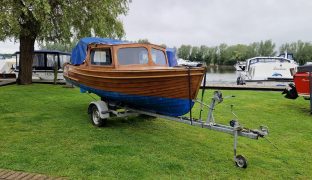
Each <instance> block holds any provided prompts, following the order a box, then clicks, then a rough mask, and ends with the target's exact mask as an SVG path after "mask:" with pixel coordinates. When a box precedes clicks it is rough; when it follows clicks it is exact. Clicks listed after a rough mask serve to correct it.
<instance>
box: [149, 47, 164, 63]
mask: <svg viewBox="0 0 312 180" xmlns="http://www.w3.org/2000/svg"><path fill="white" fill-rule="evenodd" d="M152 60H153V62H154V63H155V64H157V65H166V57H165V54H164V52H163V51H161V50H159V49H154V48H152Z"/></svg>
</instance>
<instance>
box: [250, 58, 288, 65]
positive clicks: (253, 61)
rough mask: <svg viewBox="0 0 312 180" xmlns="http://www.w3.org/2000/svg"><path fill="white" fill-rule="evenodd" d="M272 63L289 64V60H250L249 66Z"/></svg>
mask: <svg viewBox="0 0 312 180" xmlns="http://www.w3.org/2000/svg"><path fill="white" fill-rule="evenodd" d="M272 62H283V63H287V62H288V63H289V62H290V61H289V60H286V59H276V58H265V59H260V58H257V59H251V60H250V62H249V63H250V64H255V63H272Z"/></svg>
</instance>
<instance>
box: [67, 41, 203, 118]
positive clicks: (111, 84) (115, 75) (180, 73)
mask: <svg viewBox="0 0 312 180" xmlns="http://www.w3.org/2000/svg"><path fill="white" fill-rule="evenodd" d="M204 73H205V68H204V67H169V65H168V59H167V56H166V50H165V48H163V47H160V46H157V45H153V44H140V43H129V42H124V41H119V40H113V39H104V38H83V39H81V40H80V42H79V43H78V45H77V46H76V47H75V48H74V50H73V52H72V60H71V64H67V65H65V66H64V77H65V79H66V80H67V81H69V82H70V83H72V84H74V85H75V86H78V87H80V88H81V90H82V91H88V92H91V93H94V94H97V95H98V96H100V97H101V99H103V100H105V101H108V102H110V101H113V102H117V103H120V104H122V105H123V106H129V107H132V108H137V109H142V110H146V111H150V112H154V113H158V114H163V115H170V116H180V115H183V114H186V113H188V112H189V111H190V109H191V108H192V106H193V105H194V102H192V99H195V98H196V96H197V93H198V90H199V87H200V85H201V82H202V79H203V75H204Z"/></svg>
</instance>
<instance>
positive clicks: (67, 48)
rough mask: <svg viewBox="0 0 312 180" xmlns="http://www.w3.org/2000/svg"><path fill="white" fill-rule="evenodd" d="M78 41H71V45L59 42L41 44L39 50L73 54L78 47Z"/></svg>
mask: <svg viewBox="0 0 312 180" xmlns="http://www.w3.org/2000/svg"><path fill="white" fill-rule="evenodd" d="M76 44H77V40H74V41H71V43H66V44H64V43H59V42H53V43H51V42H47V43H41V44H39V48H40V49H42V50H57V51H63V52H71V51H72V49H73V48H74V47H75V46H76Z"/></svg>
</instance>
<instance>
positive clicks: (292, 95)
mask: <svg viewBox="0 0 312 180" xmlns="http://www.w3.org/2000/svg"><path fill="white" fill-rule="evenodd" d="M288 85H289V87H288V88H285V89H284V91H283V92H282V94H286V95H285V96H284V97H285V98H287V99H297V97H298V93H297V89H296V87H295V85H294V83H289V84H288Z"/></svg>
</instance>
